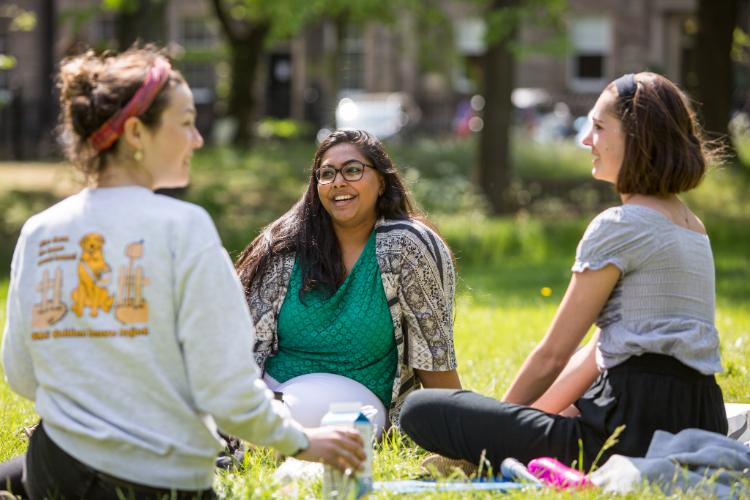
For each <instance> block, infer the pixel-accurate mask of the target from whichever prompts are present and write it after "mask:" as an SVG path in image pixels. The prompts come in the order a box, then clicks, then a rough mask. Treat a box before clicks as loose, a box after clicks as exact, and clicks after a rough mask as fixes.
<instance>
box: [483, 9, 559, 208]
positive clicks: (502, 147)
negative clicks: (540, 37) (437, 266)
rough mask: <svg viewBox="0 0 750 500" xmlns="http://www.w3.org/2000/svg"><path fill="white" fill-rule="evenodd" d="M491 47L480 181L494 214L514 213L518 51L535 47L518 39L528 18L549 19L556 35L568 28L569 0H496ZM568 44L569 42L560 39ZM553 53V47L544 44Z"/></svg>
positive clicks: (489, 28) (546, 22) (486, 64)
mask: <svg viewBox="0 0 750 500" xmlns="http://www.w3.org/2000/svg"><path fill="white" fill-rule="evenodd" d="M488 9H489V10H488V13H487V16H486V19H487V25H488V26H487V51H486V53H485V55H484V58H483V60H482V93H483V95H484V98H485V105H484V116H483V119H484V126H483V128H482V131H481V134H480V137H479V155H478V156H479V175H478V179H479V186H480V188H481V189H482V190H483V191H484V194H485V196H486V197H487V201H488V202H489V204H490V208H491V210H492V212H493V213H496V214H503V213H508V212H511V211H512V210H513V209H514V208H515V207H514V202H513V200H512V199H511V196H510V186H511V181H512V178H513V168H512V163H511V157H510V147H511V143H510V131H511V125H512V120H513V105H512V102H511V94H512V92H513V88H514V87H515V73H516V71H515V67H516V58H517V54H519V53H522V52H527V53H528V52H533V50H531V48H530V47H524V46H522V45H521V44H520V43H519V41H518V40H517V38H518V37H517V34H518V30H519V28H520V25H521V23H522V22H530V23H543V24H544V25H546V26H548V27H551V28H553V29H552V33H553V35H554V36H559V35H561V34H562V33H564V29H563V28H562V26H563V22H562V19H563V17H564V13H565V12H566V2H565V1H564V0H525V1H523V2H522V1H520V0H492V1H491V2H490V3H489V5H488ZM553 46H554V45H553ZM557 46H558V48H559V47H561V46H562V47H564V46H565V42H561V43H558V44H557ZM542 50H543V51H545V52H549V51H550V49H548V48H544V49H542Z"/></svg>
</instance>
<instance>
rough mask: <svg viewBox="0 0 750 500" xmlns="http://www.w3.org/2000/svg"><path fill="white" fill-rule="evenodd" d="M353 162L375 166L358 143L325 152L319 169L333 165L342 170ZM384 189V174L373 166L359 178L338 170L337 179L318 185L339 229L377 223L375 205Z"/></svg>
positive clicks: (326, 209)
mask: <svg viewBox="0 0 750 500" xmlns="http://www.w3.org/2000/svg"><path fill="white" fill-rule="evenodd" d="M353 161H356V162H359V163H362V164H364V165H371V162H370V161H369V160H368V159H367V158H365V156H364V155H363V154H362V153H361V152H360V151H359V149H357V147H356V146H354V145H353V144H348V143H342V144H337V145H335V146H333V147H331V148H330V149H329V150H328V151H326V152H325V153H324V154H323V157H322V158H321V160H320V165H319V166H318V168H320V167H324V166H330V167H334V168H339V169H340V168H343V167H344V166H346V165H347V164H348V163H350V162H353ZM384 188H385V182H384V180H383V176H382V175H381V174H380V172H378V171H377V170H376V169H375V168H371V167H365V171H364V173H363V174H362V178H361V179H360V180H358V181H347V180H345V179H344V177H343V176H342V175H341V173H340V172H337V173H336V178H335V179H334V180H333V182H331V183H329V184H318V185H317V190H318V196H319V197H320V203H321V204H322V205H323V208H324V209H325V211H326V212H328V215H330V216H331V220H332V221H333V226H334V228H335V229H343V228H352V227H361V226H364V225H369V226H372V225H373V224H375V220H376V219H377V210H376V208H375V206H376V204H377V202H378V196H379V195H380V194H382V192H383V189H384Z"/></svg>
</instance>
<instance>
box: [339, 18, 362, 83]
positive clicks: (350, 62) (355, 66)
mask: <svg viewBox="0 0 750 500" xmlns="http://www.w3.org/2000/svg"><path fill="white" fill-rule="evenodd" d="M344 29H345V32H344V37H343V40H342V50H341V89H342V90H361V89H364V87H365V82H364V80H365V78H364V73H365V70H364V53H365V41H364V37H363V32H364V27H363V26H358V25H354V24H348V25H347V26H346V27H345V28H344Z"/></svg>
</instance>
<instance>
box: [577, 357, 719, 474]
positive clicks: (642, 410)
mask: <svg viewBox="0 0 750 500" xmlns="http://www.w3.org/2000/svg"><path fill="white" fill-rule="evenodd" d="M576 406H577V407H578V410H579V411H580V412H581V416H580V417H579V418H578V419H577V420H578V427H579V429H578V430H579V435H580V437H581V440H582V441H583V451H584V461H585V462H586V463H587V464H588V465H589V466H590V465H591V463H592V462H593V460H594V458H595V457H596V456H597V454H598V453H599V451H600V450H601V449H602V447H603V446H604V444H605V442H606V440H607V438H608V437H610V436H612V435H613V433H614V432H615V430H616V429H617V428H618V427H619V426H621V425H625V428H624V430H623V431H622V432H621V434H620V435H619V437H618V438H617V442H616V443H615V444H614V446H612V447H611V448H609V449H608V450H606V451H605V452H604V453H603V454H602V456H601V457H600V458H599V461H598V462H597V463H598V465H601V464H603V463H604V461H605V460H606V459H607V458H608V457H609V456H610V455H612V454H614V453H617V454H620V455H626V456H631V457H642V456H644V455H645V454H646V451H647V450H648V446H649V444H650V443H651V437H652V436H653V434H654V431H656V430H664V431H668V432H672V433H677V432H679V431H681V430H683V429H687V428H699V429H704V430H708V431H713V432H718V433H721V434H724V435H726V433H727V416H726V410H725V408H724V398H723V396H722V393H721V388H720V387H719V385H718V384H717V383H716V379H715V377H714V376H713V375H703V374H701V373H700V372H698V371H696V370H694V369H692V368H690V367H689V366H687V365H685V364H683V363H681V362H679V361H678V360H677V359H675V358H673V357H671V356H665V355H661V354H650V353H649V354H643V355H641V356H633V357H631V358H629V359H628V360H626V361H625V362H623V363H622V364H619V365H617V366H615V367H613V368H611V369H609V370H606V371H605V372H603V373H602V374H601V375H600V376H599V378H598V379H597V380H596V382H595V383H594V384H593V385H592V386H591V387H590V388H589V389H588V391H586V393H585V394H584V395H583V397H581V399H579V400H578V401H577V402H576Z"/></svg>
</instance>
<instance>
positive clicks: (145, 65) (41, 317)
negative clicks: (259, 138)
mask: <svg viewBox="0 0 750 500" xmlns="http://www.w3.org/2000/svg"><path fill="white" fill-rule="evenodd" d="M60 107H61V110H62V116H61V130H62V139H63V144H64V145H65V148H66V153H67V155H68V158H69V159H70V160H71V162H73V163H74V164H75V165H76V166H77V167H79V168H80V169H81V170H82V171H83V172H84V173H85V174H86V175H87V177H88V180H89V181H90V184H91V186H90V187H88V188H86V189H84V190H82V191H81V192H80V193H78V194H75V195H73V196H71V197H69V198H67V199H65V200H63V201H62V202H60V203H58V204H56V205H54V206H53V207H51V208H49V209H47V210H46V211H44V212H42V213H40V214H37V215H35V216H34V217H32V218H31V219H29V220H28V221H27V222H26V224H25V225H24V227H23V230H22V231H21V235H20V237H19V240H18V244H17V246H16V250H15V253H14V257H13V263H12V267H11V280H10V288H9V293H8V315H7V321H6V326H5V333H4V339H3V364H4V369H5V375H6V377H7V380H8V383H9V385H10V387H11V388H12V389H13V390H14V391H15V392H17V393H18V394H20V395H22V396H24V397H26V398H28V399H31V400H34V401H35V402H36V409H37V412H38V413H39V415H40V417H41V424H40V425H39V426H37V428H36V430H35V431H34V432H33V434H32V435H31V438H30V442H29V448H28V451H27V453H26V457H25V465H24V467H23V470H24V473H23V476H24V483H25V489H26V496H28V497H29V498H31V499H41V498H96V499H108V498H112V499H115V498H137V499H145V498H150V499H153V498H190V499H192V498H214V497H215V492H214V490H213V489H212V483H213V479H214V461H215V459H216V455H217V453H218V451H219V450H220V448H221V446H220V441H219V439H218V436H217V426H218V428H220V429H222V430H223V431H225V432H229V433H233V434H235V435H237V436H240V437H242V438H244V439H247V440H250V441H253V442H256V443H258V444H263V445H268V446H273V447H275V448H276V449H278V450H280V451H281V452H282V453H286V454H289V455H295V456H297V457H299V458H301V459H304V460H315V461H324V462H326V463H329V464H331V465H333V466H335V467H338V468H341V469H342V470H345V469H347V468H354V469H356V468H358V467H359V466H360V465H361V463H362V460H363V459H364V450H363V447H362V441H361V437H360V436H359V434H358V433H357V432H356V431H354V430H353V429H345V428H329V429H304V428H303V427H302V426H300V425H299V424H298V423H296V422H294V421H293V420H291V419H289V418H288V416H286V415H283V414H281V413H279V412H277V409H276V408H275V406H274V405H273V404H272V401H273V396H272V393H271V391H269V390H268V389H267V388H266V386H265V385H264V384H263V383H262V381H261V380H260V379H259V375H260V372H259V370H258V367H257V365H256V364H255V363H254V362H253V361H252V359H250V360H248V358H251V357H252V335H253V325H252V322H251V320H250V315H249V314H248V310H247V305H246V304H245V301H244V300H243V293H242V289H241V286H240V283H239V281H238V279H237V275H236V273H235V271H234V269H233V266H232V264H231V261H230V260H229V258H228V256H227V254H226V251H225V250H224V249H223V247H222V246H221V241H220V240H219V236H218V234H217V232H216V229H215V228H214V225H213V223H212V221H211V219H210V218H209V216H208V214H207V213H206V212H205V211H204V210H203V209H201V208H199V207H197V206H195V205H192V204H189V203H185V202H181V201H178V200H174V199H172V198H168V197H165V196H161V195H157V194H155V193H154V192H153V190H155V189H157V188H162V187H180V186H185V185H186V184H187V182H188V179H189V167H190V159H191V156H192V153H193V151H194V150H195V149H197V148H200V147H201V146H202V145H203V139H202V138H201V135H200V133H199V132H198V130H197V129H196V127H195V114H196V111H195V106H194V104H193V95H192V93H191V91H190V88H189V87H188V85H187V83H186V82H185V80H184V79H183V77H182V75H181V74H180V73H179V72H177V71H176V70H174V69H173V68H172V67H171V65H170V63H169V61H168V60H167V59H166V58H165V57H164V56H163V55H162V54H161V53H160V52H159V51H157V50H156V49H153V48H150V47H149V48H143V49H137V48H134V49H131V50H128V51H126V52H124V53H122V54H120V55H111V56H97V55H95V54H94V53H93V52H89V53H86V54H83V55H80V56H75V57H71V58H68V59H65V60H63V61H62V63H61V67H60ZM20 461H22V460H18V459H16V460H15V461H14V462H13V463H14V464H18V463H19V462H20ZM3 487H5V484H3V485H1V486H0V488H3ZM15 493H19V492H18V491H16V492H15Z"/></svg>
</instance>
